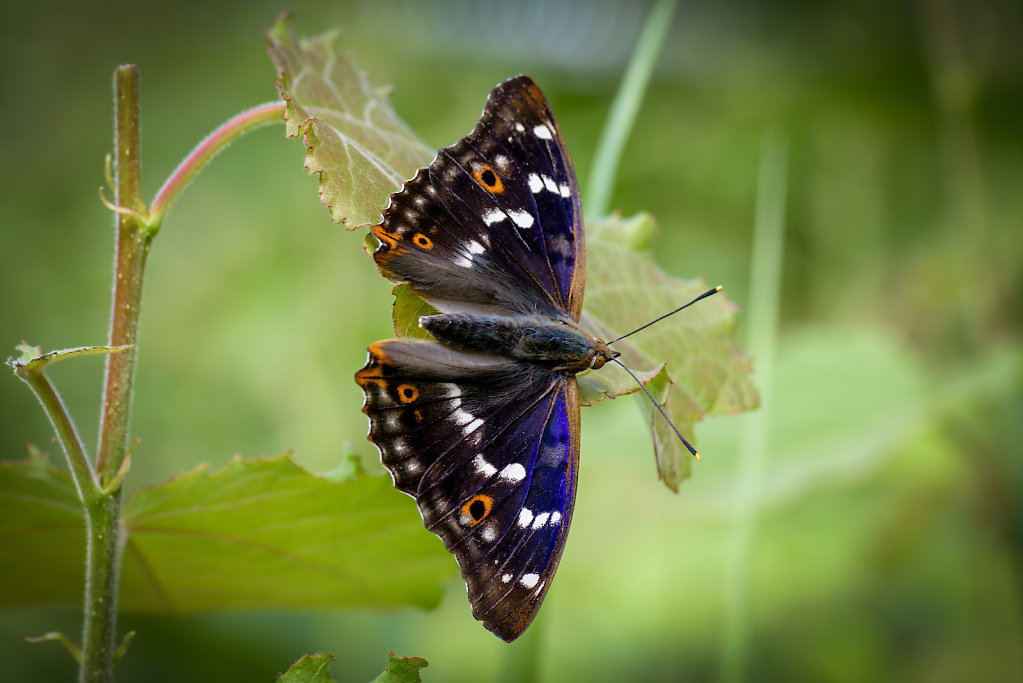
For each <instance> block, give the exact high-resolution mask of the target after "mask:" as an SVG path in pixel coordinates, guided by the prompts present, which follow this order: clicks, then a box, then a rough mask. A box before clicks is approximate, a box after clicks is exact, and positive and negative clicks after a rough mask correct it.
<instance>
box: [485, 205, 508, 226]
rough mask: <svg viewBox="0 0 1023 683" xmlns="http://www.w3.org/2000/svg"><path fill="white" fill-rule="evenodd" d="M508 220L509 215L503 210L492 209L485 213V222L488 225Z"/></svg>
mask: <svg viewBox="0 0 1023 683" xmlns="http://www.w3.org/2000/svg"><path fill="white" fill-rule="evenodd" d="M506 218H508V214H506V213H505V212H504V211H501V209H490V210H489V211H484V212H483V222H484V223H486V224H487V225H493V224H494V223H500V222H501V221H503V220H504V219H506Z"/></svg>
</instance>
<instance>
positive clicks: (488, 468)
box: [472, 453, 497, 477]
mask: <svg viewBox="0 0 1023 683" xmlns="http://www.w3.org/2000/svg"><path fill="white" fill-rule="evenodd" d="M472 465H473V467H475V468H476V473H477V474H482V475H483V476H484V477H492V476H494V475H495V474H496V473H497V468H496V467H494V466H493V465H491V464H490V463H489V462H487V461H486V459H485V458H484V457H483V454H482V453H480V454H478V455H477V456H476V457H475V458H473V461H472Z"/></svg>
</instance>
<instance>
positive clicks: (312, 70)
mask: <svg viewBox="0 0 1023 683" xmlns="http://www.w3.org/2000/svg"><path fill="white" fill-rule="evenodd" d="M288 19H289V17H288V16H286V15H285V16H283V17H281V18H280V19H278V21H277V23H276V24H274V26H273V27H272V28H271V29H269V30H268V31H267V32H266V40H267V44H268V46H269V51H270V57H271V58H272V59H273V61H274V63H275V64H276V65H277V69H278V72H279V74H280V79H279V80H278V81H277V89H278V92H279V93H280V96H281V99H283V100H284V101H285V103H286V104H287V108H286V111H285V124H286V130H287V134H288V136H289V137H297V136H299V135H302V136H303V140H304V142H305V145H306V160H305V166H306V168H307V169H308V170H309V172H310V173H318V174H319V175H320V201H322V202H323V204H324V205H325V206H326V207H327V208H328V209H329V210H330V216H331V219H333V220H334V221H337V222H343V223H346V224H347V225H348V226H349V227H358V226H360V225H365V224H369V223H376V222H377V221H378V220H380V209H381V208H383V205H384V203H385V201H386V199H387V196H388V195H389V194H391V193H392V192H394V191H395V190H397V189H398V188H399V187H400V186H401V184H402V182H403V181H405V180H407V179H408V178H411V177H412V175H413V174H414V173H415V172H416V170H417V169H418V168H420V167H421V166H425V165H426V164H428V163H429V162H430V159H432V158H433V153H434V150H431V149H430V148H428V147H426V145H424V144H423V143H422V141H421V140H420V139H419V138H418V137H417V136H416V135H415V134H414V133H412V131H411V130H409V128H408V126H407V125H405V123H404V122H403V121H402V120H401V119H399V118H398V116H397V115H396V114H395V113H394V110H393V109H392V108H391V105H390V103H389V102H388V97H387V91H386V90H385V89H382V88H375V87H373V86H372V85H371V84H370V83H369V79H367V77H366V74H365V73H363V72H362V71H360V70H359V69H357V68H356V66H355V64H354V63H353V61H352V59H351V57H350V56H349V55H347V54H345V53H342V52H340V51H339V50H338V48H337V42H338V39H339V37H340V33H339V32H337V31H331V32H328V33H326V34H324V35H322V36H320V37H316V38H301V39H299V40H298V41H296V40H295V37H294V35H293V34H292V33H291V30H290V29H289V27H288Z"/></svg>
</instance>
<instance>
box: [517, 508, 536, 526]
mask: <svg viewBox="0 0 1023 683" xmlns="http://www.w3.org/2000/svg"><path fill="white" fill-rule="evenodd" d="M532 521H533V511H532V510H530V509H529V508H522V509H521V510H519V526H520V527H522V528H523V529H525V528H526V527H527V526H529V525H530V523H531V522H532Z"/></svg>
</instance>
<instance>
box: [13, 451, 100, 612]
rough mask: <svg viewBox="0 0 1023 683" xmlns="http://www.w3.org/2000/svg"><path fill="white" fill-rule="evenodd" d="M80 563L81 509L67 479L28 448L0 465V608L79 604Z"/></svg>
mask: <svg viewBox="0 0 1023 683" xmlns="http://www.w3.org/2000/svg"><path fill="white" fill-rule="evenodd" d="M84 562H85V520H84V517H83V514H82V503H81V502H80V501H79V499H78V492H77V491H76V490H75V485H74V482H73V481H72V480H71V477H70V476H69V475H68V473H67V472H64V471H63V470H60V469H58V468H56V467H54V466H53V465H51V464H50V462H49V459H48V458H47V457H46V456H45V455H44V454H42V453H40V452H39V450H37V449H35V448H33V447H30V448H29V457H28V458H26V459H24V460H14V461H10V462H0V585H3V586H6V587H7V589H6V590H3V591H0V606H2V607H5V608H12V607H24V606H30V605H40V604H52V603H62V604H70V605H76V604H80V603H81V600H82V566H83V565H84ZM15 587H16V588H15Z"/></svg>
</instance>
